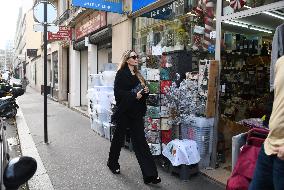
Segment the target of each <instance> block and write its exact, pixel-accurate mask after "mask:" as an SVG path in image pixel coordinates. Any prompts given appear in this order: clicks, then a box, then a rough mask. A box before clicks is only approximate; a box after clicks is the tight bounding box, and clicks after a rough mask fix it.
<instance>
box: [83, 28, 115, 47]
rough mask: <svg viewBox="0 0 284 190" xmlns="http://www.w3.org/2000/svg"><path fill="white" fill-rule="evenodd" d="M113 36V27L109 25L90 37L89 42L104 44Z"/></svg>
mask: <svg viewBox="0 0 284 190" xmlns="http://www.w3.org/2000/svg"><path fill="white" fill-rule="evenodd" d="M111 36H112V30H111V27H107V28H105V29H103V30H100V31H98V32H96V33H94V34H92V35H91V36H90V37H89V42H90V43H91V44H103V42H105V41H109V39H111Z"/></svg>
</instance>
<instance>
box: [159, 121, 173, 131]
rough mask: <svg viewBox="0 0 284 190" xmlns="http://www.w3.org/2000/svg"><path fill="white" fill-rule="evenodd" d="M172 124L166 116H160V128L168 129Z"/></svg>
mask: <svg viewBox="0 0 284 190" xmlns="http://www.w3.org/2000/svg"><path fill="white" fill-rule="evenodd" d="M171 128H172V126H171V125H170V124H169V119H168V118H161V130H170V129H171Z"/></svg>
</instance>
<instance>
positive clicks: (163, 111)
mask: <svg viewBox="0 0 284 190" xmlns="http://www.w3.org/2000/svg"><path fill="white" fill-rule="evenodd" d="M160 115H161V117H169V116H170V109H169V107H167V106H161V114H160Z"/></svg>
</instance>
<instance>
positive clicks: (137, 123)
mask: <svg viewBox="0 0 284 190" xmlns="http://www.w3.org/2000/svg"><path fill="white" fill-rule="evenodd" d="M137 66H138V56H137V54H136V53H135V52H134V51H132V50H128V51H126V52H124V54H123V56H122V62H121V64H120V65H119V68H118V71H117V74H116V77H115V82H114V95H115V100H116V105H117V110H116V112H115V120H116V123H117V127H116V130H115V132H114V136H113V140H112V142H111V146H110V152H109V158H108V163H107V166H108V167H109V169H110V170H111V171H112V173H114V174H119V173H120V165H119V163H118V159H119V155H120V151H121V147H122V146H123V144H124V139H125V134H126V130H127V129H129V131H130V138H131V141H132V144H133V149H134V152H135V155H136V158H137V160H138V163H139V165H140V168H141V171H142V175H143V179H144V183H145V184H148V183H153V184H157V183H160V182H161V178H160V177H158V172H157V167H156V165H155V162H154V159H153V157H152V154H151V152H150V149H149V146H148V144H147V142H146V138H145V133H144V119H143V117H144V116H145V113H146V99H147V96H148V94H149V89H148V88H147V87H146V84H145V80H144V78H143V77H142V75H141V74H140V72H139V71H138V68H137Z"/></svg>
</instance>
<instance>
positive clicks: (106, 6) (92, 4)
mask: <svg viewBox="0 0 284 190" xmlns="http://www.w3.org/2000/svg"><path fill="white" fill-rule="evenodd" d="M72 4H73V6H78V7H85V8H89V9H95V10H101V11H107V12H115V13H123V5H122V0H73V1H72Z"/></svg>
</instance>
